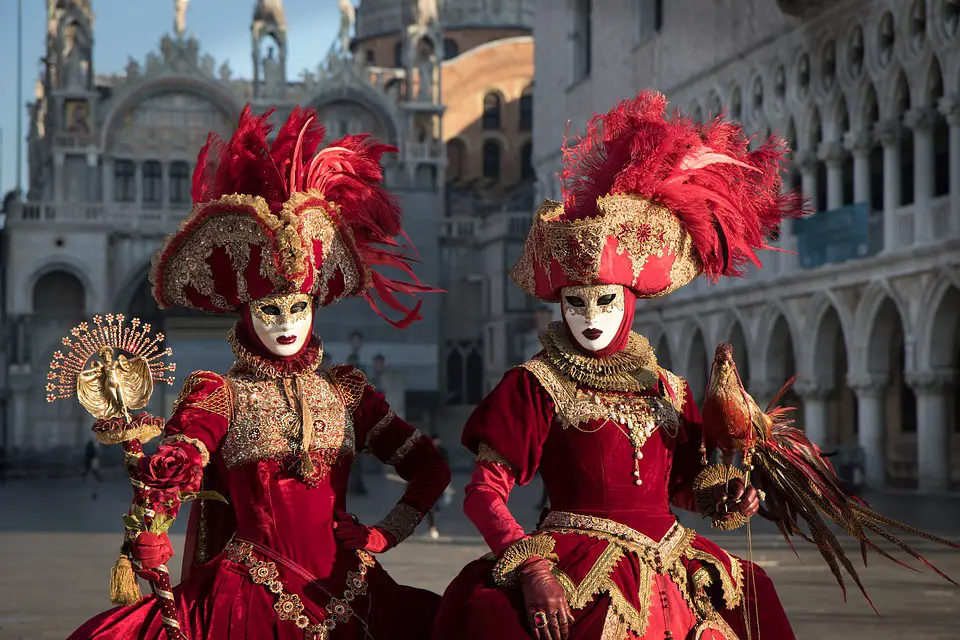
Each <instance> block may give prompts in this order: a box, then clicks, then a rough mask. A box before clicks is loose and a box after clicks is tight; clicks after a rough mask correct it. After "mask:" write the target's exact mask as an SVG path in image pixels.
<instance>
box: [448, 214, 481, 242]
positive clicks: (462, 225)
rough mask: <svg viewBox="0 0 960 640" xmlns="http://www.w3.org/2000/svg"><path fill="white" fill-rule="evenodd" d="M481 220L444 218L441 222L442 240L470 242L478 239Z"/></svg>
mask: <svg viewBox="0 0 960 640" xmlns="http://www.w3.org/2000/svg"><path fill="white" fill-rule="evenodd" d="M480 223H481V220H480V219H479V218H465V217H456V218H444V219H443V220H441V221H440V239H441V240H469V239H473V238H476V237H477V229H478V228H479V226H480Z"/></svg>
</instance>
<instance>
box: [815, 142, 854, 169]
mask: <svg viewBox="0 0 960 640" xmlns="http://www.w3.org/2000/svg"><path fill="white" fill-rule="evenodd" d="M817 155H818V157H819V158H820V159H821V160H823V161H824V162H826V163H827V164H828V165H838V164H840V163H841V162H843V160H844V158H846V157H847V152H846V150H845V149H844V148H843V145H842V144H841V143H840V142H838V141H836V140H830V141H828V142H821V143H820V146H819V147H818V148H817Z"/></svg>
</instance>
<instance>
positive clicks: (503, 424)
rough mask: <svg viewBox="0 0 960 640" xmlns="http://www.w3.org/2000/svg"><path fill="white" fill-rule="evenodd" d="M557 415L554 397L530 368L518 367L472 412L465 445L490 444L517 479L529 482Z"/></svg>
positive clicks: (535, 470) (474, 451)
mask: <svg viewBox="0 0 960 640" xmlns="http://www.w3.org/2000/svg"><path fill="white" fill-rule="evenodd" d="M553 415H554V408H553V400H552V399H551V398H550V395H549V394H548V393H547V391H546V390H545V389H544V388H543V386H542V385H541V384H540V381H539V380H537V378H536V376H535V375H533V374H532V373H531V372H530V371H528V370H527V369H524V368H523V367H515V368H513V369H511V370H510V371H508V372H507V373H506V374H505V375H504V376H503V379H502V380H501V381H500V383H499V384H498V385H497V386H496V387H494V389H493V391H491V392H490V395H488V396H487V397H486V398H484V399H483V401H482V402H481V403H480V404H479V405H477V408H476V409H474V411H473V413H472V414H471V415H470V419H469V420H467V424H466V426H465V427H464V429H463V438H462V442H463V446H465V447H466V448H467V449H470V451H472V452H473V453H478V452H479V450H480V445H481V444H486V445H487V446H488V447H490V448H491V449H493V450H494V451H496V452H497V453H498V454H500V455H501V456H502V457H503V458H504V459H505V460H506V461H507V462H509V463H510V466H511V467H513V469H514V471H515V472H516V480H517V483H518V484H520V485H521V486H522V485H525V484H527V483H528V482H530V481H531V480H533V477H534V476H535V475H536V473H537V468H538V467H539V466H540V455H541V453H542V451H543V443H544V442H546V440H547V436H548V435H549V434H550V425H551V424H552V423H553Z"/></svg>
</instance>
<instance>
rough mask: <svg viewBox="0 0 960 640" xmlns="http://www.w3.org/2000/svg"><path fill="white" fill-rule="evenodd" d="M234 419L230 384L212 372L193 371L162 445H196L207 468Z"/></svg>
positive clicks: (184, 385)
mask: <svg viewBox="0 0 960 640" xmlns="http://www.w3.org/2000/svg"><path fill="white" fill-rule="evenodd" d="M232 416H233V392H232V391H231V387H230V383H229V382H227V381H226V380H225V379H224V378H223V377H222V376H220V375H219V374H216V373H213V372H212V371H194V372H193V373H191V374H190V375H189V376H187V379H186V380H184V381H183V387H182V388H181V389H180V395H179V396H178V397H177V401H176V402H175V403H174V405H173V415H172V416H171V417H170V420H168V421H167V426H166V427H165V429H164V435H165V436H166V437H165V438H164V440H163V443H164V444H173V443H183V442H185V443H189V444H191V445H193V446H194V447H196V448H197V450H198V451H199V452H200V455H201V456H202V458H203V464H204V465H206V464H207V463H208V462H209V461H210V454H211V453H212V452H214V451H216V450H217V449H218V448H219V447H220V442H221V441H222V440H223V438H224V436H225V435H226V433H227V428H228V427H229V426H230V420H231V417H232Z"/></svg>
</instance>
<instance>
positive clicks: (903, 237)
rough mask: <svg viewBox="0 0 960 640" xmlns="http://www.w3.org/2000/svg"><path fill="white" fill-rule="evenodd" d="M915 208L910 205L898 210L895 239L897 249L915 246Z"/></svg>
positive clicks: (895, 217)
mask: <svg viewBox="0 0 960 640" xmlns="http://www.w3.org/2000/svg"><path fill="white" fill-rule="evenodd" d="M914 217H915V213H914V206H913V205H912V204H911V205H908V206H906V207H900V208H899V209H897V212H896V215H895V216H894V220H895V224H896V234H895V237H894V242H895V243H896V246H895V247H892V248H895V249H901V248H903V247H909V246H911V245H912V244H913V239H914V237H915V236H914V232H913V225H914Z"/></svg>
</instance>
